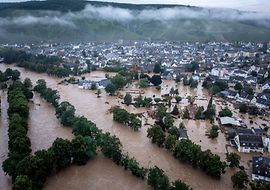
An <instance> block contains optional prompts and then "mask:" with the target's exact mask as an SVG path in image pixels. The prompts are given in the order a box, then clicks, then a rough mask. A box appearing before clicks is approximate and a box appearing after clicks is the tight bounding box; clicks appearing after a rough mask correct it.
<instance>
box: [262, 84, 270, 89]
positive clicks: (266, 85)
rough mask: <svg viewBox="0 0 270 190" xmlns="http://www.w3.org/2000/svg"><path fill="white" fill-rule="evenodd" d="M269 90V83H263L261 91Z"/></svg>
mask: <svg viewBox="0 0 270 190" xmlns="http://www.w3.org/2000/svg"><path fill="white" fill-rule="evenodd" d="M266 89H270V82H265V83H264V84H263V86H262V90H266Z"/></svg>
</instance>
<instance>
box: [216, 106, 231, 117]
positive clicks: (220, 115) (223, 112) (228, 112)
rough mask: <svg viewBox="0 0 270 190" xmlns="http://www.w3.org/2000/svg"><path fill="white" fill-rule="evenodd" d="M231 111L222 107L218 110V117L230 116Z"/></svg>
mask: <svg viewBox="0 0 270 190" xmlns="http://www.w3.org/2000/svg"><path fill="white" fill-rule="evenodd" d="M232 115H233V114H232V112H231V110H230V109H229V108H228V107H226V108H224V109H222V110H221V111H220V112H219V117H232Z"/></svg>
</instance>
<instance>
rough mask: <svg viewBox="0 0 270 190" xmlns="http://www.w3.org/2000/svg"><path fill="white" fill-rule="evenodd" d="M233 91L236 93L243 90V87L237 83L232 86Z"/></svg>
mask: <svg viewBox="0 0 270 190" xmlns="http://www.w3.org/2000/svg"><path fill="white" fill-rule="evenodd" d="M234 89H235V90H237V91H241V90H242V89H243V86H242V84H241V83H240V82H237V83H236V84H235V85H234Z"/></svg>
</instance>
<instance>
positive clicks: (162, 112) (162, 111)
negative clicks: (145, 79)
mask: <svg viewBox="0 0 270 190" xmlns="http://www.w3.org/2000/svg"><path fill="white" fill-rule="evenodd" d="M166 110H167V109H166V107H165V106H164V105H163V104H159V105H158V107H157V111H156V113H157V116H158V118H159V119H160V120H161V119H162V118H163V117H165V115H166Z"/></svg>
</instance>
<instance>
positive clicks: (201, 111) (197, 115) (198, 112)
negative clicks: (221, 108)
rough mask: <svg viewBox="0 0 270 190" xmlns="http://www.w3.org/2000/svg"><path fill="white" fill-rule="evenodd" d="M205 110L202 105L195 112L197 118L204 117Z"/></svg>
mask: <svg viewBox="0 0 270 190" xmlns="http://www.w3.org/2000/svg"><path fill="white" fill-rule="evenodd" d="M203 112H204V107H203V106H200V107H199V108H198V109H197V111H196V113H195V119H204V114H203Z"/></svg>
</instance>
